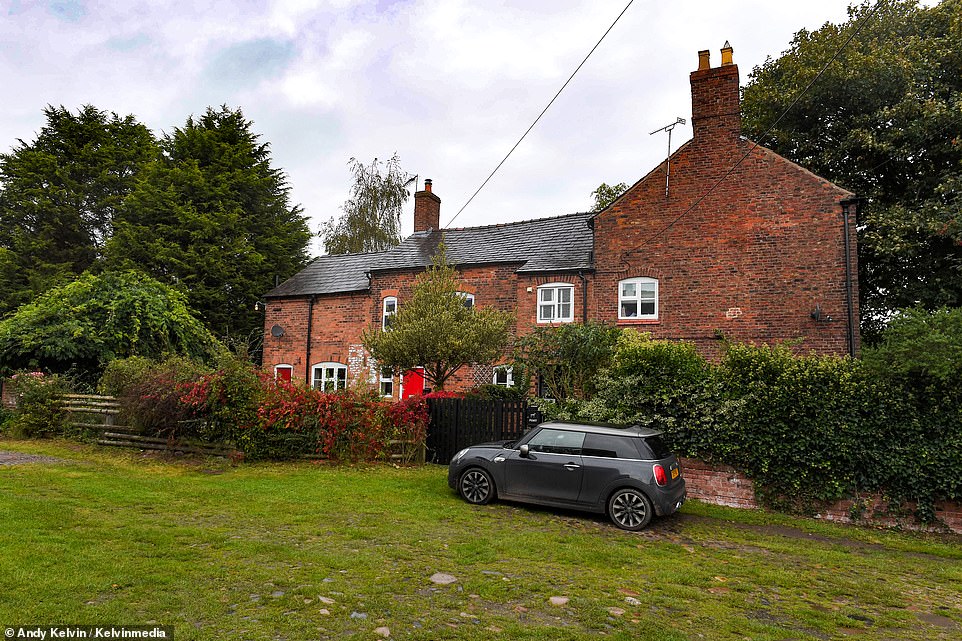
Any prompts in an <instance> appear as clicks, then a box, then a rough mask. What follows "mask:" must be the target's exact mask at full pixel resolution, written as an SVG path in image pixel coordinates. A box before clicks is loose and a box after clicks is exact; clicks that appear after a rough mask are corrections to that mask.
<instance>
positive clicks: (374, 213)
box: [320, 154, 410, 254]
mask: <svg viewBox="0 0 962 641" xmlns="http://www.w3.org/2000/svg"><path fill="white" fill-rule="evenodd" d="M348 166H349V167H350V168H351V173H352V174H354V184H353V185H351V197H350V198H348V200H347V202H345V203H344V205H343V206H342V207H341V209H342V210H343V211H344V213H343V214H342V215H341V217H340V218H338V219H337V220H329V221H327V222H326V223H324V225H323V227H322V228H321V233H320V236H321V238H322V239H323V241H324V249H325V251H327V253H328V254H358V253H364V252H377V251H383V250H385V249H389V248H391V247H394V246H395V245H398V244H400V242H401V210H402V208H403V207H404V203H405V202H407V199H408V197H409V196H410V193H409V192H408V190H407V185H408V184H409V182H410V180H409V179H408V174H407V173H405V172H404V171H402V170H401V160H400V159H399V158H398V156H397V154H394V155H393V156H391V157H390V158H389V159H388V160H387V162H384V163H382V162H380V161H378V159H377V158H375V159H374V161H373V162H371V164H370V165H365V164H364V163H362V162H361V161H359V160H358V159H357V158H351V160H350V161H349V162H348Z"/></svg>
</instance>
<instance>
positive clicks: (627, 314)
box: [618, 278, 658, 320]
mask: <svg viewBox="0 0 962 641" xmlns="http://www.w3.org/2000/svg"><path fill="white" fill-rule="evenodd" d="M618 318H619V319H620V320H656V319H657V318H658V281H657V280H655V279H654V278H626V279H625V280H622V281H619V282H618Z"/></svg>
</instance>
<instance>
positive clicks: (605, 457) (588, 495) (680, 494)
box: [448, 422, 685, 530]
mask: <svg viewBox="0 0 962 641" xmlns="http://www.w3.org/2000/svg"><path fill="white" fill-rule="evenodd" d="M448 485H450V486H451V488H452V489H455V490H457V491H458V493H459V494H460V495H461V497H462V498H464V500H466V501H467V502H468V503H474V504H476V505H483V504H485V503H488V502H489V501H491V500H492V499H495V498H501V499H505V500H510V501H520V502H524V503H536V504H538V505H547V506H552V507H562V508H570V509H577V510H585V511H588V512H597V513H607V514H608V516H609V517H610V518H611V520H612V521H613V522H614V524H615V525H617V526H618V527H620V528H622V529H625V530H640V529H642V528H644V527H645V526H646V525H648V523H649V522H650V521H651V519H652V517H653V516H655V515H658V516H664V515H667V514H671V513H673V512H675V511H676V510H677V509H678V508H680V507H681V505H682V503H684V502H685V480H684V478H682V475H681V468H680V467H679V465H678V459H677V458H676V457H675V455H674V454H673V453H672V452H671V451H670V450H669V449H668V447H667V446H666V445H665V442H664V441H663V440H662V438H661V432H658V431H656V430H651V429H647V428H643V427H639V426H632V427H620V426H615V425H599V424H590V423H565V422H549V423H542V424H540V425H538V426H537V427H535V428H534V429H532V430H531V431H529V432H528V433H527V434H525V435H524V437H522V438H521V439H520V440H518V441H501V442H497V443H484V444H481V445H474V446H472V447H468V448H465V449H463V450H461V451H460V452H458V453H457V454H456V455H455V456H454V458H453V459H451V463H450V465H449V466H448Z"/></svg>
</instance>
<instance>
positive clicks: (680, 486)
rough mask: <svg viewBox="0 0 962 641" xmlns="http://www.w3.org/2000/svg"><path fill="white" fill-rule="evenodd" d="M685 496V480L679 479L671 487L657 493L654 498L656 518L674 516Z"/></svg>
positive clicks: (686, 493) (686, 491) (686, 494)
mask: <svg viewBox="0 0 962 641" xmlns="http://www.w3.org/2000/svg"><path fill="white" fill-rule="evenodd" d="M687 496H688V490H687V487H686V485H685V479H680V480H679V481H678V482H676V483H674V484H673V485H672V486H671V487H669V488H665V489H664V490H663V491H661V492H659V493H658V496H656V497H655V500H654V504H655V514H657V515H658V516H668V515H669V514H674V513H675V512H677V511H678V509H679V508H681V506H682V505H684V503H685V499H686V498H687Z"/></svg>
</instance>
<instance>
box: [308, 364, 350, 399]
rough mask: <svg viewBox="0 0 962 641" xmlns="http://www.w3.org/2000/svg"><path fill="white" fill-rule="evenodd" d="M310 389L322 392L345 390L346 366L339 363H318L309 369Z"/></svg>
mask: <svg viewBox="0 0 962 641" xmlns="http://www.w3.org/2000/svg"><path fill="white" fill-rule="evenodd" d="M311 370H312V373H313V375H312V376H311V387H313V388H314V389H319V390H322V391H324V392H336V391H337V390H339V389H347V365H342V364H341V363H333V362H332V363H318V364H317V365H315V366H314V367H312V368H311Z"/></svg>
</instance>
